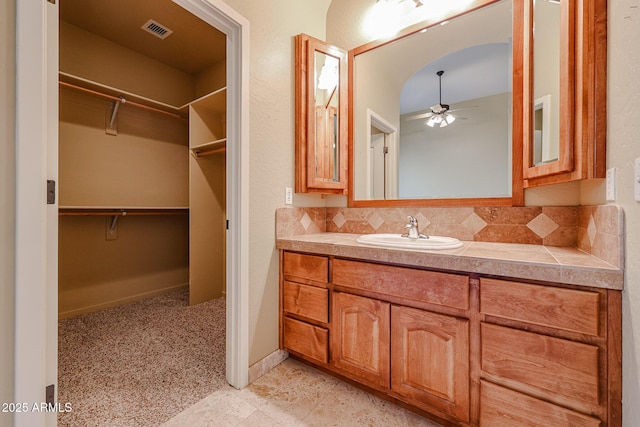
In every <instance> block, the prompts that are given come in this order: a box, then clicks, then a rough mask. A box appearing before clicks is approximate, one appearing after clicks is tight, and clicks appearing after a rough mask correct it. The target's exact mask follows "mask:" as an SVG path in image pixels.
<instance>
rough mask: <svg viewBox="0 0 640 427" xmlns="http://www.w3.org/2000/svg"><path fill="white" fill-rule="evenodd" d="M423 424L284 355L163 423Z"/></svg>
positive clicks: (429, 426)
mask: <svg viewBox="0 0 640 427" xmlns="http://www.w3.org/2000/svg"><path fill="white" fill-rule="evenodd" d="M182 426H189V427H200V426H216V427H218V426H219V427H226V426H251V427H259V426H305V427H307V426H319V427H327V426H350V427H352V426H384V427H391V426H407V427H409V426H411V427H415V426H426V427H438V426H439V424H436V423H434V422H432V421H429V420H427V419H426V418H423V417H421V416H419V415H417V414H414V413H412V412H410V411H407V410H405V409H403V408H400V407H398V406H396V405H394V404H392V403H390V402H387V401H385V400H381V399H379V398H377V397H375V396H372V395H370V394H369V393H366V392H364V391H362V390H360V389H358V388H356V387H353V386H351V385H349V384H346V383H344V382H342V381H340V380H338V379H336V378H333V377H331V376H329V375H327V374H325V373H322V372H320V371H318V370H316V369H313V368H311V367H309V366H307V365H305V364H303V363H300V362H298V361H295V360H292V359H287V360H285V361H284V362H282V363H281V364H280V365H278V366H276V367H275V368H274V369H273V370H271V371H270V372H268V373H267V374H265V375H264V376H262V377H261V378H260V379H258V380H257V381H255V382H254V383H253V384H251V385H250V386H248V387H247V388H245V389H243V390H236V389H234V388H232V387H230V386H226V387H225V388H223V389H221V390H218V391H216V392H215V393H213V394H211V395H209V396H208V397H206V398H204V399H202V400H201V401H200V402H198V403H196V404H195V405H193V406H192V407H190V408H188V409H187V410H185V411H184V412H181V413H180V414H178V415H176V416H175V417H174V418H172V419H171V420H169V421H168V422H166V423H164V424H163V425H162V427H182Z"/></svg>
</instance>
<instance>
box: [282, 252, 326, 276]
mask: <svg viewBox="0 0 640 427" xmlns="http://www.w3.org/2000/svg"><path fill="white" fill-rule="evenodd" d="M283 257H284V260H283V273H284V277H285V279H286V280H293V281H296V282H302V283H307V282H308V281H311V282H319V283H327V282H328V280H329V259H328V258H327V257H324V256H317V255H305V254H299V253H295V252H284V255H283ZM314 284H318V283H314Z"/></svg>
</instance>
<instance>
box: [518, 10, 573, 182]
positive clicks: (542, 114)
mask: <svg viewBox="0 0 640 427" xmlns="http://www.w3.org/2000/svg"><path fill="white" fill-rule="evenodd" d="M529 1H533V0H529ZM570 3H572V2H570V1H569V0H540V1H533V2H532V3H530V9H529V10H531V13H532V18H531V22H532V25H531V42H530V43H531V50H532V52H533V55H532V61H533V64H532V73H533V74H532V77H533V78H532V80H533V84H532V86H533V94H532V97H531V98H530V99H532V101H530V102H531V104H530V105H531V106H532V107H531V110H530V111H531V118H530V120H531V124H530V129H531V132H530V137H529V138H528V140H525V141H527V142H526V143H525V145H526V146H525V150H524V154H525V168H524V178H525V179H528V178H535V177H542V176H547V175H553V174H557V173H561V172H567V171H570V170H571V169H572V165H573V162H572V155H571V154H572V150H571V147H572V146H571V143H572V133H571V131H572V129H571V120H572V117H573V101H572V100H573V95H572V94H573V92H572V87H573V83H572V78H571V77H572V75H573V74H572V73H571V69H570V67H571V64H572V63H573V47H572V45H571V43H572V40H573V38H572V37H570V36H569V34H570V33H569V32H570V31H571V22H572V20H573V6H572V5H571V4H570ZM562 76H566V78H565V80H564V81H563V77H562Z"/></svg>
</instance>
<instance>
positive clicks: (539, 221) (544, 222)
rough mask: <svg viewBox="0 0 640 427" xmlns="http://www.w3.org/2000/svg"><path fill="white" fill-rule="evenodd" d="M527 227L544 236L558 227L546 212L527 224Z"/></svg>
mask: <svg viewBox="0 0 640 427" xmlns="http://www.w3.org/2000/svg"><path fill="white" fill-rule="evenodd" d="M527 227H529V229H530V230H531V231H533V232H534V233H536V234H537V235H538V236H540V237H542V238H545V237H547V236H548V235H549V234H551V233H553V232H554V231H555V230H557V229H558V227H560V226H559V225H558V224H557V223H556V222H555V221H554V220H552V219H551V218H549V217H548V216H547V215H546V214H540V215H538V216H537V217H535V218H534V219H532V220H531V221H529V223H528V224H527Z"/></svg>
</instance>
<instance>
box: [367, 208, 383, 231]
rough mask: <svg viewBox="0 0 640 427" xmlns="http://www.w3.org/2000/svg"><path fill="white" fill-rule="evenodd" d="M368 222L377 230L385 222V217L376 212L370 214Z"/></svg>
mask: <svg viewBox="0 0 640 427" xmlns="http://www.w3.org/2000/svg"><path fill="white" fill-rule="evenodd" d="M367 222H368V223H369V225H370V226H372V227H373V229H374V230H377V229H378V228H380V226H381V225H382V224H384V218H382V217H381V216H380V215H378V213H377V212H374V213H373V214H372V215H371V216H369V218H367Z"/></svg>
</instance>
